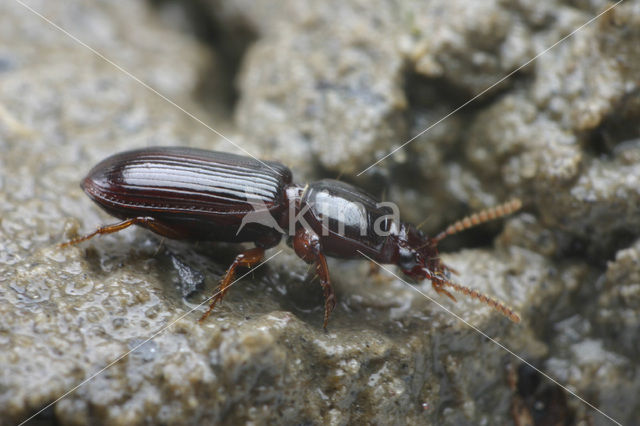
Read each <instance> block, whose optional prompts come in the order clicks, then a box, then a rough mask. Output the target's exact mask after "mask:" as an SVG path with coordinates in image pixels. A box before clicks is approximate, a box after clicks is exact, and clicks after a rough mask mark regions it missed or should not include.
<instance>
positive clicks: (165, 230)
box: [58, 216, 180, 248]
mask: <svg viewBox="0 0 640 426" xmlns="http://www.w3.org/2000/svg"><path fill="white" fill-rule="evenodd" d="M131 225H141V226H144V227H145V228H147V229H150V230H152V231H153V232H155V233H156V234H160V235H163V236H165V237H169V238H177V237H179V236H180V235H179V234H178V233H177V232H176V231H175V230H173V229H171V228H170V227H169V226H166V225H164V224H163V223H161V222H160V221H158V220H157V219H154V218H152V217H142V216H141V217H132V218H130V219H126V220H123V221H122V222H118V223H112V224H111V225H104V226H101V227H99V228H98V229H96V230H95V231H93V232H92V233H90V234H87V235H83V236H81V237H77V238H74V239H72V240H69V241H67V242H64V243H62V244H59V245H58V247H60V248H64V247H69V246H73V245H76V244H79V243H81V242H83V241H87V240H88V239H91V238H93V237H95V236H96V235H106V234H113V233H114V232H119V231H122V230H123V229H127V228H128V227H130V226H131Z"/></svg>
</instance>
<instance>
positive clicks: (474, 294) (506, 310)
mask: <svg viewBox="0 0 640 426" xmlns="http://www.w3.org/2000/svg"><path fill="white" fill-rule="evenodd" d="M438 283H439V284H442V285H445V286H448V287H451V288H452V289H453V290H455V291H457V292H459V293H463V294H465V295H467V296H469V297H471V298H473V299H477V300H479V301H481V302H482V303H484V304H486V305H489V306H491V307H492V308H493V309H495V310H496V311H498V312H500V313H501V314H502V315H504V316H505V317H507V318H509V319H510V320H511V321H513V322H515V323H519V322H520V316H519V315H518V314H517V313H516V312H515V311H514V310H513V309H511V308H510V307H508V306H507V305H506V304H505V303H503V302H501V301H499V300H496V299H493V298H491V297H489V296H487V295H485V294H482V293H480V292H479V291H477V290H474V289H472V288H469V287H465V286H463V285H460V284H457V283H454V282H452V281H445V280H439V281H438Z"/></svg>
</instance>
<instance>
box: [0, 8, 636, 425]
mask: <svg viewBox="0 0 640 426" xmlns="http://www.w3.org/2000/svg"><path fill="white" fill-rule="evenodd" d="M28 5H30V6H31V7H33V8H34V9H35V10H37V11H38V12H39V13H42V14H43V15H45V16H46V17H47V18H49V19H51V20H52V21H53V22H55V23H56V24H58V25H60V26H61V27H62V28H64V29H65V30H67V31H69V32H70V33H71V34H73V35H74V36H75V37H77V38H78V39H79V40H81V41H82V42H85V43H87V44H88V45H89V46H91V47H92V48H94V49H96V50H97V51H98V52H100V53H102V54H104V55H105V56H106V57H107V58H108V59H110V60H112V61H113V62H114V63H116V64H118V65H119V66H121V67H122V68H123V69H125V70H127V71H128V72H130V73H131V74H132V75H133V76H135V77H137V78H139V79H140V80H142V81H144V82H146V83H148V84H149V85H150V86H152V87H153V88H155V89H157V90H158V91H159V92H160V93H162V94H163V95H165V96H166V97H167V98H169V99H170V100H172V101H174V102H175V103H176V104H177V105H180V106H181V107H184V109H186V110H188V111H189V112H191V113H193V114H194V115H195V116H196V117H198V118H199V119H201V120H203V121H204V122H206V123H208V124H209V125H210V126H211V127H212V128H215V129H216V130H217V131H219V132H221V133H222V134H224V135H225V136H226V137H228V138H229V139H230V140H232V141H234V142H236V143H237V144H238V145H240V146H242V148H243V149H245V150H247V151H249V152H250V153H251V154H253V155H255V156H257V157H260V158H266V159H275V160H279V161H281V162H283V163H285V164H287V165H289V166H291V168H292V170H293V171H294V176H295V177H296V181H299V182H304V181H305V180H309V179H316V178H318V177H336V175H338V174H341V175H342V178H343V179H345V180H349V181H352V182H357V183H358V184H359V185H362V186H363V187H366V188H367V189H368V190H370V191H371V192H374V193H376V194H377V195H380V196H384V197H386V199H391V200H393V201H396V202H397V203H398V204H399V205H400V207H401V210H402V212H403V216H404V217H405V218H406V219H407V220H410V221H413V222H414V223H416V224H417V223H420V222H422V221H423V220H425V218H427V220H426V222H425V229H426V230H427V231H429V232H435V231H439V230H440V229H441V228H442V227H443V226H445V225H446V224H447V223H448V222H450V221H452V220H455V219H458V218H460V217H461V216H463V215H465V214H468V213H469V212H470V211H471V210H475V209H479V208H481V207H484V206H487V205H491V204H495V203H496V202H498V201H501V200H504V199H507V198H509V197H512V196H519V197H521V198H522V199H523V200H524V201H525V211H524V212H522V213H520V214H518V215H516V216H514V217H513V218H510V219H508V220H506V223H505V224H504V225H502V224H500V223H497V224H491V225H489V224H487V225H486V226H483V227H482V228H478V229H477V230H474V231H469V232H467V233H465V234H462V235H460V236H459V237H455V238H451V241H447V244H445V245H444V247H445V248H447V249H448V251H449V253H447V254H445V255H444V257H445V260H446V262H447V263H448V264H450V265H451V266H453V267H454V268H455V269H456V270H457V271H458V272H459V274H460V275H459V277H458V280H459V281H461V282H462V283H464V284H465V285H467V286H469V287H473V288H475V289H477V290H479V291H482V292H485V293H487V294H490V295H493V296H495V297H498V298H500V299H502V300H506V301H508V303H509V304H510V305H511V306H513V307H514V308H515V309H516V310H518V311H519V312H520V314H521V317H522V322H521V323H520V324H518V325H516V324H512V323H510V322H508V321H507V320H506V319H504V318H503V317H501V316H500V315H498V314H496V313H495V312H493V311H491V310H490V309H489V308H487V307H485V306H483V305H480V304H478V303H476V302H474V301H470V300H465V299H464V298H461V297H459V298H458V299H459V300H458V302H457V303H453V302H451V301H449V300H445V299H443V298H442V297H439V296H437V295H436V294H435V292H433V291H432V289H431V286H430V285H429V283H428V282H425V283H418V284H415V288H411V287H410V286H408V285H407V284H406V283H404V282H402V281H400V280H399V279H396V278H393V277H392V276H389V275H386V274H385V273H384V272H381V273H380V274H374V275H368V273H369V271H368V267H367V264H366V263H365V262H344V261H339V260H331V261H330V268H331V272H332V277H333V281H334V285H335V288H336V292H337V297H338V300H339V304H338V306H337V308H336V310H335V311H334V314H333V316H332V318H331V321H330V324H329V331H328V332H327V333H325V332H324V331H323V330H322V293H321V290H320V289H319V286H318V285H317V283H316V282H313V281H312V277H311V276H309V275H308V274H307V266H306V265H305V264H304V263H303V262H302V261H301V260H299V259H298V258H297V257H296V256H295V255H294V254H293V253H292V251H291V250H290V249H288V248H287V247H286V246H285V245H284V244H283V245H282V246H281V247H278V248H276V249H274V250H270V251H269V252H268V256H274V255H275V257H274V258H273V260H270V261H269V262H268V264H266V265H264V266H262V267H260V269H258V270H256V272H255V273H253V274H249V275H248V276H246V277H245V278H244V279H243V280H242V281H241V282H239V283H238V284H237V285H234V288H233V289H231V291H230V292H229V294H228V296H227V297H226V298H225V301H224V303H223V304H222V305H220V306H218V307H216V311H215V312H214V313H213V314H212V315H211V317H210V318H209V320H207V321H206V322H205V323H203V324H198V323H197V321H196V320H197V319H198V317H199V315H200V311H202V310H203V308H197V305H198V304H199V303H201V302H202V301H204V300H205V299H206V297H208V296H210V295H211V294H213V290H214V288H215V286H216V282H217V279H218V278H219V277H220V276H221V275H222V274H223V273H224V270H225V269H226V267H227V266H228V265H229V263H230V262H231V261H232V259H233V257H234V255H235V254H236V253H237V251H238V247H237V246H233V245H221V244H217V245H216V244H198V245H191V244H187V243H179V242H173V241H161V240H160V239H159V238H156V237H155V236H153V235H152V234H150V233H148V232H146V231H143V230H134V231H132V230H128V231H125V232H122V233H119V234H116V235H111V236H106V237H102V238H97V239H94V240H91V241H89V242H87V243H84V244H83V245H80V246H77V247H71V248H68V249H64V250H61V249H59V248H57V247H56V244H57V243H59V242H62V241H64V240H66V239H69V238H72V237H73V236H75V235H78V234H79V233H84V232H87V231H89V230H91V229H93V228H94V227H95V226H97V225H99V224H102V223H108V222H110V221H112V219H110V218H108V217H107V216H106V215H104V214H102V213H100V212H99V210H98V208H97V207H96V206H95V205H93V204H92V203H91V202H90V200H89V199H88V198H87V197H85V196H84V194H82V191H81V189H80V188H79V187H78V182H79V181H80V179H81V178H82V177H83V176H84V174H85V173H86V171H87V170H88V169H89V168H90V167H91V166H92V165H93V164H95V163H96V162H97V161H99V160H101V159H102V158H104V157H106V156H107V155H109V154H112V153H114V152H117V151H121V150H125V149H130V148H134V147H143V146H150V145H182V146H194V147H200V148H206V149H219V150H225V151H231V152H236V153H240V154H242V153H243V152H242V151H241V150H238V148H236V147H234V146H233V145H231V144H230V143H229V142H228V141H226V140H224V138H222V137H220V136H219V135H216V134H215V133H213V132H211V131H210V130H209V129H207V128H206V127H205V126H203V125H202V124H200V123H198V122H197V121H194V120H193V119H192V118H190V117H189V116H187V115H186V114H185V113H184V112H183V111H180V110H179V109H177V108H176V107H175V106H173V105H171V104H170V103H168V102H167V101H166V100H163V99H162V98H161V97H159V96H157V94H154V93H153V92H151V91H149V90H147V89H146V88H144V87H142V86H141V85H140V84H139V83H138V82H136V81H134V80H133V79H132V78H131V76H128V75H126V74H124V73H122V72H121V71H120V70H118V69H117V68H115V67H114V66H113V65H112V64H109V63H108V62H105V61H104V60H103V59H101V58H99V57H97V56H96V55H95V54H93V53H92V52H90V51H89V50H88V49H86V48H85V47H83V46H81V45H80V44H78V43H77V42H75V41H74V40H72V39H71V38H70V37H69V36H67V35H65V34H63V33H61V32H60V31H58V30H56V29H55V28H54V27H52V26H51V25H50V24H48V23H46V22H45V21H43V20H42V19H41V18H39V17H37V16H36V15H34V14H33V13H32V12H30V11H29V10H27V9H26V8H25V7H24V6H22V5H20V4H19V3H18V2H15V1H8V2H3V3H2V4H0V40H2V42H1V43H0V365H2V367H3V368H2V369H0V424H14V423H17V422H20V421H22V420H25V419H27V418H28V417H30V416H31V415H32V414H35V413H36V412H37V411H38V410H40V409H41V408H44V407H45V406H47V405H48V404H49V403H51V402H53V401H56V400H57V399H58V398H59V397H61V396H63V395H65V393H66V392H68V391H70V390H73V391H72V392H71V393H69V394H68V395H65V397H64V398H62V399H60V400H59V401H57V402H56V403H55V404H54V405H53V407H52V408H50V409H47V410H45V411H44V412H43V413H41V414H39V415H38V416H37V417H36V419H35V420H37V421H40V422H41V423H43V424H54V423H55V424H65V425H66V424H70V425H71V424H87V423H90V424H148V423H161V424H213V423H221V424H238V423H253V424H271V423H285V424H290V423H296V424H335V425H339V424H367V423H369V424H456V425H457V424H525V422H526V421H528V420H536V421H538V422H544V421H548V422H567V423H572V422H574V423H575V422H579V421H586V422H591V423H593V424H610V421H609V420H608V419H607V418H606V417H605V416H603V415H602V414H600V413H598V412H597V411H595V410H593V409H592V408H590V407H589V406H588V405H586V404H584V403H583V402H581V401H580V400H579V399H578V398H576V397H575V396H574V395H572V394H570V393H568V392H565V391H564V390H563V389H562V388H561V387H559V386H557V385H555V384H553V383H552V382H551V381H549V380H547V379H546V378H544V377H542V376H540V375H539V373H537V372H536V371H535V370H534V369H532V368H531V366H529V365H527V364H525V363H524V362H523V359H525V360H527V361H528V362H530V363H531V364H533V365H535V366H536V367H538V368H540V369H541V370H543V371H545V372H546V373H548V374H549V375H551V376H552V377H554V378H555V379H557V380H558V382H560V383H561V384H563V385H566V386H569V387H570V389H571V390H572V391H573V392H575V393H576V394H577V395H579V396H580V397H582V398H584V399H585V400H587V401H589V402H590V403H592V404H594V405H595V406H597V407H598V408H599V409H601V410H602V411H603V412H604V413H606V414H608V415H610V416H611V417H613V418H614V419H615V420H617V421H619V422H621V423H625V424H628V423H631V422H633V421H634V420H635V419H637V418H640V404H639V403H638V400H637V397H636V396H637V395H638V394H640V374H639V372H638V370H639V368H638V367H639V366H640V365H639V364H638V359H640V357H639V355H640V347H639V346H638V343H637V340H638V339H637V335H638V331H639V329H640V317H639V314H638V312H640V297H639V294H640V293H639V288H640V260H639V259H640V242H639V241H640V190H639V188H640V127H639V126H638V123H640V87H639V85H640V81H639V79H638V77H637V76H638V75H640V50H639V49H640V48H639V47H638V46H640V30H638V29H639V28H640V6H639V5H638V4H636V3H633V2H624V3H623V4H621V5H620V6H618V7H617V8H615V9H614V10H612V11H611V12H609V13H608V14H606V15H604V16H602V17H601V18H600V19H598V20H597V21H596V22H594V23H592V24H590V25H588V26H586V27H584V28H583V29H582V30H580V31H579V32H577V33H576V34H575V35H574V36H572V37H570V38H568V39H567V40H566V41H564V42H563V43H561V44H559V45H558V46H556V47H555V48H553V49H552V50H550V51H549V52H547V53H545V54H544V55H542V56H541V57H540V58H539V59H538V60H536V61H534V62H532V63H531V64H530V65H528V66H527V67H525V68H524V69H522V70H519V71H518V72H517V73H515V75H513V76H512V77H511V78H509V79H507V80H505V81H504V82H501V83H500V84H499V85H497V86H496V87H495V88H493V89H492V90H490V91H488V92H487V93H483V92H484V91H485V89H487V88H488V87H490V86H491V85H493V84H494V83H496V82H498V81H500V80H501V79H502V78H503V77H504V76H506V75H508V74H509V73H511V72H514V71H516V70H517V69H518V68H519V66H520V65H522V64H524V63H526V62H527V61H528V60H529V59H530V58H532V57H533V56H535V55H536V54H537V53H539V52H542V51H543V50H544V49H546V48H547V47H549V46H551V45H552V44H553V43H555V42H556V41H558V40H560V39H561V38H562V37H564V36H566V35H568V34H570V33H571V32H572V31H573V30H574V29H576V28H577V27H579V26H580V25H582V24H583V23H585V22H587V21H588V20H589V19H591V18H592V17H594V16H596V15H597V14H598V13H600V12H601V11H603V10H604V8H605V7H606V6H607V5H608V3H606V2H604V1H601V2H600V1H591V2H581V1H576V2H571V3H570V4H566V3H560V2H555V1H554V2H545V3H543V4H542V5H539V4H538V2H533V1H527V0H522V1H519V2H502V1H485V2H477V3H476V2H468V1H462V0H457V1H444V0H443V1H432V2H428V3H427V5H425V3H424V2H418V1H415V2H414V1H407V2H401V3H393V2H385V1H381V0H380V1H373V2H371V1H366V2H365V1H358V0H352V1H348V2H344V1H337V0H336V1H329V2H297V1H282V2H278V6H277V7H274V6H273V3H272V2H266V1H257V2H248V1H244V0H235V1H226V0H216V1H213V0H212V1H203V2H200V1H198V2H196V1H193V2H183V3H179V2H175V3H174V2H169V1H163V2H156V3H154V4H147V3H142V2H134V3H128V4H127V6H126V8H125V7H122V5H118V4H114V3H110V2H98V3H96V2H89V1H87V0H73V1H68V2H37V1H30V2H28ZM229 46H232V47H233V48H231V47H229ZM243 49H246V50H243ZM233 84H236V85H237V99H235V101H234V99H233V96H230V95H229V93H231V92H232V91H231V90H230V89H229V88H230V87H231V86H232V85H233ZM481 94H482V96H480V97H479V99H477V101H475V102H472V103H470V104H469V105H468V106H465V107H464V108H462V109H461V110H460V111H458V112H457V113H455V114H453V115H452V116H450V117H448V118H447V119H445V120H443V121H442V122H441V123H438V122H439V120H440V119H441V118H443V117H445V116H446V115H447V114H449V113H450V112H452V111H454V110H455V109H456V108H458V107H460V106H461V105H463V104H465V102H467V101H468V100H469V99H471V98H473V97H474V96H476V95H481ZM436 123H437V124H436ZM431 126H433V128H431V129H430V130H429V131H427V132H425V133H424V134H421V132H422V131H423V130H424V129H427V128H429V127H431ZM416 135H419V136H417V137H416V138H415V140H414V141H413V142H411V143H410V144H408V145H407V146H406V147H405V148H404V149H402V150H400V151H398V152H397V153H396V154H394V155H393V156H390V157H389V158H387V159H385V160H384V161H382V162H380V163H379V164H377V165H376V166H375V167H373V168H371V169H369V170H368V171H367V172H366V173H363V174H362V175H361V176H359V177H356V174H357V173H359V172H360V171H362V170H363V169H365V168H367V167H369V165H371V164H372V163H374V162H375V161H377V160H378V159H380V158H382V157H383V156H384V155H386V154H387V153H388V152H390V150H392V149H394V148H395V147H398V146H400V145H402V144H403V143H404V142H406V141H408V140H409V139H412V138H413V137H414V136H416ZM464 247H467V248H464ZM185 265H188V266H190V267H193V268H194V270H197V271H199V272H201V273H202V274H203V276H204V285H203V286H201V285H199V283H200V281H201V279H202V277H201V276H199V275H198V273H197V272H196V273H193V271H189V270H188V268H187V267H186V266H185ZM185 268H187V269H186V270H185ZM194 287H195V288H196V291H195V293H194V292H193V291H192V290H193V288H194ZM416 290H418V291H416ZM430 298H432V300H429V299H430ZM434 301H435V302H437V303H438V304H440V305H441V306H440V307H439V306H437V305H436V304H434V303H433V302H434ZM194 308H197V309H196V312H192V310H193V309H194ZM442 308H446V309H447V310H449V311H451V312H453V313H455V314H456V315H458V316H459V317H460V318H461V319H464V321H467V322H468V324H471V325H473V326H474V327H476V328H477V329H475V330H474V329H473V328H471V327H469V325H468V324H465V323H464V322H462V321H460V318H456V317H454V316H452V315H451V314H450V313H447V312H446V311H445V310H443V309H442ZM478 331H482V332H483V333H486V335H487V336H490V337H491V338H494V339H496V341H497V342H499V343H500V344H501V345H504V347H506V348H508V349H509V350H511V351H513V353H515V354H518V355H519V356H520V357H522V358H517V357H514V356H513V354H509V353H508V352H507V351H505V349H504V348H501V347H499V346H498V345H496V344H495V343H496V342H492V341H489V340H488V339H487V338H486V337H484V336H483V335H482V334H480V333H479V332H478ZM150 338H152V339H151V340H149V339H150ZM132 350H133V352H131V353H129V354H128V355H127V356H125V357H123V358H122V359H119V358H120V357H121V356H122V355H124V354H126V353H127V352H128V351H132ZM116 361H117V362H116ZM105 367H108V368H106V369H105V370H104V371H103V369H104V368H105ZM85 382H86V383H85ZM77 385H81V386H79V387H78V388H77V389H75V388H74V387H75V386H77Z"/></svg>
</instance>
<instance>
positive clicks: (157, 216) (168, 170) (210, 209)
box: [62, 147, 521, 329]
mask: <svg viewBox="0 0 640 426" xmlns="http://www.w3.org/2000/svg"><path fill="white" fill-rule="evenodd" d="M82 188H83V189H84V191H85V192H86V193H87V195H88V196H89V197H90V198H91V199H92V200H93V201H95V202H96V203H97V204H98V205H99V206H100V207H101V208H102V209H104V210H105V211H106V212H107V213H109V214H110V215H112V216H115V217H117V218H119V219H121V222H118V223H116V224H112V225H107V226H103V227H101V228H98V229H97V230H96V231H94V232H93V233H91V234H88V235H85V236H82V237H79V238H75V239H73V240H71V241H68V242H66V243H63V244H62V246H68V245H72V244H77V243H80V242H82V241H85V240H87V239H89V238H91V237H93V236H95V235H98V234H109V233H112V232H117V231H120V230H122V229H125V228H127V227H129V226H131V225H140V226H142V227H144V228H147V229H149V230H151V231H153V232H155V233H157V234H160V235H162V236H164V237H167V238H172V239H185V240H207V241H226V242H237V243H240V242H253V243H254V244H255V247H253V248H251V249H248V250H246V251H244V252H242V253H241V254H239V255H238V256H237V257H236V258H235V260H234V261H233V263H232V264H231V266H230V267H229V269H228V270H227V272H226V274H225V275H224V277H223V278H222V280H221V282H220V286H219V291H218V292H216V295H215V296H214V297H213V299H212V301H211V305H210V306H209V309H208V310H207V312H205V314H204V315H203V316H202V318H201V319H200V321H203V320H204V319H205V318H207V316H208V315H209V314H210V313H211V311H212V310H213V308H214V306H215V305H216V303H217V302H219V301H221V300H222V299H223V297H224V295H225V294H226V292H227V290H228V287H229V285H230V284H231V283H232V281H233V278H234V276H235V273H236V269H237V268H238V267H252V266H255V265H257V264H258V263H259V262H260V261H261V260H262V259H263V257H264V253H265V250H266V249H268V248H270V247H274V246H276V245H277V244H278V243H279V242H280V240H281V239H282V235H283V233H286V232H285V231H283V229H289V228H290V224H291V223H292V222H291V219H293V217H292V216H295V218H297V219H299V220H296V221H295V224H294V228H293V229H292V230H291V231H290V232H289V238H288V243H289V244H290V245H291V246H292V247H293V249H294V250H295V252H296V254H297V255H298V256H299V257H300V258H301V259H303V260H304V261H305V262H307V263H310V264H314V265H315V268H316V272H317V274H318V276H319V278H320V285H321V286H322V288H323V290H324V299H325V308H324V327H325V329H326V327H327V323H328V321H329V315H330V314H331V311H332V310H333V309H334V307H335V305H336V298H335V295H334V292H333V288H332V287H331V281H330V278H329V269H328V267H327V261H326V258H325V256H332V257H337V258H342V259H358V258H359V259H362V258H363V256H362V255H361V253H362V254H364V255H366V256H368V257H370V258H371V259H373V260H375V261H376V262H378V263H381V264H395V265H398V266H399V267H400V269H401V270H402V272H403V273H404V274H405V275H407V276H409V277H411V278H413V279H418V280H420V279H429V280H431V284H432V286H433V288H434V289H435V291H436V292H438V293H440V294H444V295H446V296H448V297H450V298H451V299H453V300H455V298H454V297H453V295H452V294H451V293H450V292H449V290H453V291H457V292H460V293H463V294H466V295H467V296H470V297H472V298H474V299H478V300H480V301H482V302H483V303H485V304H487V305H489V306H491V307H492V308H494V309H495V310H497V311H499V312H501V313H502V314H504V315H505V316H507V317H508V318H509V319H511V320H512V321H515V322H518V321H519V320H520V318H519V317H518V315H517V314H516V313H515V312H514V311H513V310H512V309H511V308H509V307H507V305H505V304H504V303H502V302H500V301H498V300H496V299H493V298H491V297H489V296H486V295H484V294H482V293H480V292H478V291H476V290H473V289H470V288H468V287H465V286H462V285H460V284H458V283H455V282H453V281H451V280H450V278H449V277H450V275H451V272H452V269H451V268H449V267H447V266H446V265H445V264H444V263H443V262H442V261H441V260H440V257H439V255H438V243H439V242H440V241H441V240H442V239H443V238H445V237H446V236H448V235H452V234H455V233H456V232H459V231H461V230H463V229H467V228H470V227H472V226H475V225H477V224H479V223H483V222H486V221H488V220H492V219H496V218H499V217H502V216H505V215H507V214H510V213H512V212H514V211H516V210H518V209H519V208H520V207H521V202H520V200H517V199H516V200H512V201H510V202H507V203H505V204H502V205H500V206H497V207H494V208H490V209H487V210H484V211H482V212H480V213H477V214H474V215H472V216H469V217H467V218H465V219H463V220H461V221H458V222H456V223H454V224H453V225H451V226H449V227H448V228H447V229H446V230H445V231H443V232H441V233H440V234H438V235H436V236H435V237H428V236H426V235H425V234H424V233H422V232H421V231H419V230H418V229H417V228H416V227H415V226H413V225H411V224H408V223H404V222H401V221H399V220H396V219H394V218H393V215H391V214H390V209H389V208H388V207H383V206H381V204H380V203H378V202H377V200H375V199H374V198H373V197H372V196H371V195H369V194H367V193H366V192H364V191H362V190H361V189H358V188H356V187H354V186H352V185H349V184H346V183H344V182H340V181H336V180H330V179H325V180H320V181H317V182H313V183H311V184H309V185H307V186H306V187H302V186H299V185H296V184H295V183H292V175H291V171H290V170H289V169H288V168H287V167H285V166H283V165H282V164H280V163H276V162H270V161H269V162H261V161H258V160H255V159H253V158H249V157H243V156H239V155H233V154H228V153H223V152H216V151H206V150H200V149H193V148H178V147H155V148H145V149H139V150H135V151H127V152H123V153H120V154H116V155H113V156H111V157H109V158H107V159H105V160H104V161H102V162H100V163H99V164H97V165H96V166H95V167H94V168H93V169H92V170H91V171H90V172H89V174H88V175H87V177H85V179H84V180H83V182H82ZM256 206H259V208H256ZM256 213H260V214H261V216H260V217H261V218H265V217H267V218H270V219H271V221H268V220H256V221H247V220H246V218H247V217H248V215H249V214H256ZM265 215H266V216H265ZM243 219H244V220H243ZM374 225H375V226H374ZM379 231H384V232H379Z"/></svg>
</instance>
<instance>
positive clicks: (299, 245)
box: [293, 227, 336, 331]
mask: <svg viewBox="0 0 640 426" xmlns="http://www.w3.org/2000/svg"><path fill="white" fill-rule="evenodd" d="M293 249H294V250H295V252H296V254H297V255H298V257H300V258H301V259H302V260H304V261H305V262H307V263H315V265H316V274H317V275H318V277H319V278H320V285H321V286H322V290H323V292H324V330H325V331H326V330H327V324H328V323H329V316H330V315H331V312H332V311H333V308H335V306H336V296H335V293H334V292H333V287H332V286H331V280H330V278H329V267H328V266H327V259H326V258H325V256H324V254H322V246H321V245H320V237H319V236H318V235H317V234H316V233H314V232H312V231H309V230H307V229H305V228H303V227H301V228H300V229H298V230H297V231H296V235H295V236H294V237H293Z"/></svg>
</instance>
